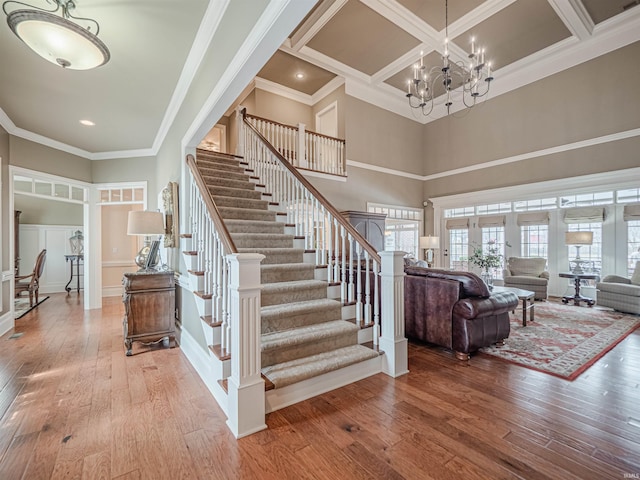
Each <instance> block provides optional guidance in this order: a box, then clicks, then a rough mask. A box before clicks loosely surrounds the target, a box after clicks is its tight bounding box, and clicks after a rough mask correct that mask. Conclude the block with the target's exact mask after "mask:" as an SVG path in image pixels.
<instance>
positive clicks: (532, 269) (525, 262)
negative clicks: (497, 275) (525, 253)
mask: <svg viewBox="0 0 640 480" xmlns="http://www.w3.org/2000/svg"><path fill="white" fill-rule="evenodd" d="M546 265H547V260H546V259H544V258H539V257H535V258H526V257H509V259H508V260H507V268H508V269H509V270H510V271H511V275H514V276H521V275H526V276H530V277H539V276H540V274H542V272H544V271H545V267H546Z"/></svg>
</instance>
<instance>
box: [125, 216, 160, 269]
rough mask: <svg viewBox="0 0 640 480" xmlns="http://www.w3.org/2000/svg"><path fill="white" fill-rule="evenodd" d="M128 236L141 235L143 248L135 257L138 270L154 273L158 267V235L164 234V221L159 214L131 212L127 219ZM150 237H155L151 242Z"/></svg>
mask: <svg viewBox="0 0 640 480" xmlns="http://www.w3.org/2000/svg"><path fill="white" fill-rule="evenodd" d="M127 234H128V235H143V236H144V237H145V239H144V246H143V247H142V248H141V249H140V251H139V252H138V255H136V264H137V265H138V267H140V270H145V271H154V270H155V267H156V265H158V261H159V259H158V256H159V255H158V249H159V248H160V240H159V237H157V236H158V235H162V234H164V220H163V218H162V213H161V212H150V211H146V210H144V211H142V210H133V211H131V212H129V217H128V219H127ZM152 236H156V239H155V240H152Z"/></svg>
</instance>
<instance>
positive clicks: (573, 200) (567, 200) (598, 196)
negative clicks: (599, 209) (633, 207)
mask: <svg viewBox="0 0 640 480" xmlns="http://www.w3.org/2000/svg"><path fill="white" fill-rule="evenodd" d="M611 203H613V192H599V193H582V194H580V195H563V196H562V197H560V208H570V207H587V206H590V205H608V204H611Z"/></svg>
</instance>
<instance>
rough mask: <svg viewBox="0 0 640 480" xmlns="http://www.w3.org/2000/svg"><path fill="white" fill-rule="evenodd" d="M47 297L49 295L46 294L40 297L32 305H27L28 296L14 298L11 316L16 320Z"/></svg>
mask: <svg viewBox="0 0 640 480" xmlns="http://www.w3.org/2000/svg"><path fill="white" fill-rule="evenodd" d="M47 298H49V297H48V296H46V297H40V301H39V302H38V303H36V304H35V305H34V306H33V307H30V306H29V297H20V298H16V299H15V300H14V311H13V318H14V319H15V320H17V319H19V318H21V317H24V316H25V315H26V314H27V313H29V312H30V311H31V310H33V309H34V308H36V307H37V306H38V305H40V304H41V303H42V302H44V301H45V300H46V299H47Z"/></svg>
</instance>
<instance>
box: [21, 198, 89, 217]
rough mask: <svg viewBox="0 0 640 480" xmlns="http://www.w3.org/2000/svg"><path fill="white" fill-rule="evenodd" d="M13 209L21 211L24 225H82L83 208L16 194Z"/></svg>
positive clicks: (68, 203) (73, 204) (77, 205)
mask: <svg viewBox="0 0 640 480" xmlns="http://www.w3.org/2000/svg"><path fill="white" fill-rule="evenodd" d="M13 202H14V204H13V208H14V209H15V210H20V211H21V212H22V213H21V214H20V223H21V224H23V225H27V224H30V225H82V224H83V223H84V220H83V216H82V215H83V209H84V208H83V206H82V205H79V204H76V203H70V202H61V201H57V200H47V199H44V198H40V197H37V198H36V197H30V196H28V195H20V194H15V195H14V197H13Z"/></svg>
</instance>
